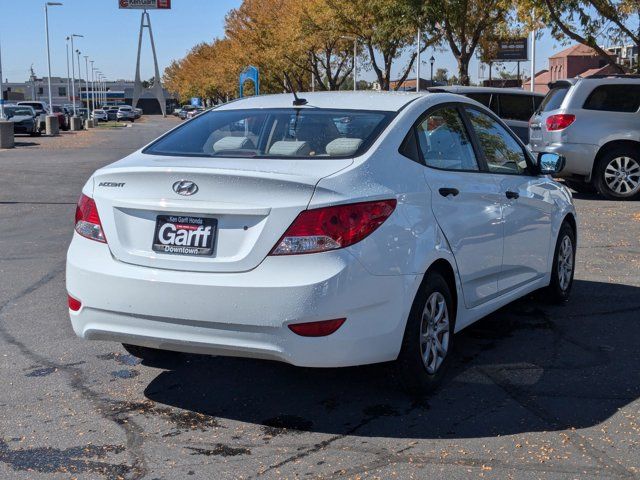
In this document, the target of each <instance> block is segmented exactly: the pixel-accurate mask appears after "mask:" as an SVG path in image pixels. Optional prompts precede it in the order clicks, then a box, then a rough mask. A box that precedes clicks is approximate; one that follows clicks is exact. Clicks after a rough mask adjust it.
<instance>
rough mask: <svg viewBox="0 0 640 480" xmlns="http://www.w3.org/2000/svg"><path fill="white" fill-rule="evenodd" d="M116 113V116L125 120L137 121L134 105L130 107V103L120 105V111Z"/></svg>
mask: <svg viewBox="0 0 640 480" xmlns="http://www.w3.org/2000/svg"><path fill="white" fill-rule="evenodd" d="M116 115H117V116H116V118H117V119H118V120H125V121H128V122H131V123H133V122H135V120H136V112H135V110H134V109H133V107H130V106H129V105H125V106H122V107H119V108H118V113H117V114H116Z"/></svg>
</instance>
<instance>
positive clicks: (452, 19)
mask: <svg viewBox="0 0 640 480" xmlns="http://www.w3.org/2000/svg"><path fill="white" fill-rule="evenodd" d="M424 9H425V10H426V11H427V12H429V13H428V14H427V17H430V18H436V19H437V20H438V21H437V27H438V29H439V30H440V31H441V32H442V34H443V35H444V38H445V39H446V41H447V43H448V44H449V48H450V49H451V53H453V56H454V57H455V58H456V60H457V61H458V76H459V77H460V84H461V85H469V62H470V60H471V58H473V54H474V52H475V50H476V48H477V47H478V44H479V42H480V40H481V39H483V38H489V37H497V36H501V35H503V34H504V32H506V31H507V30H508V27H507V17H508V15H509V13H510V10H511V3H510V2H509V1H507V0H431V1H429V2H428V3H426V4H425V6H424Z"/></svg>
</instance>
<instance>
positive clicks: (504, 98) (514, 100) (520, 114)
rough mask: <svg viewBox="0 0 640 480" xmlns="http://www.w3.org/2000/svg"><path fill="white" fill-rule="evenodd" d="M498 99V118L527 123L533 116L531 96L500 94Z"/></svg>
mask: <svg viewBox="0 0 640 480" xmlns="http://www.w3.org/2000/svg"><path fill="white" fill-rule="evenodd" d="M499 97H500V118H504V119H506V120H522V121H524V122H527V121H529V119H530V118H531V115H533V100H532V99H531V96H529V95H509V94H504V93H501V94H500V95H499Z"/></svg>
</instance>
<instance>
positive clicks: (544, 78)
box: [522, 68, 551, 93]
mask: <svg viewBox="0 0 640 480" xmlns="http://www.w3.org/2000/svg"><path fill="white" fill-rule="evenodd" d="M550 81H551V73H549V70H547V69H546V68H545V69H544V70H540V71H539V72H537V73H536V76H535V85H534V87H533V90H534V92H537V93H547V92H548V91H549V87H548V85H549V82H550ZM522 89H523V90H527V91H531V78H528V79H526V80H525V81H524V83H523V84H522Z"/></svg>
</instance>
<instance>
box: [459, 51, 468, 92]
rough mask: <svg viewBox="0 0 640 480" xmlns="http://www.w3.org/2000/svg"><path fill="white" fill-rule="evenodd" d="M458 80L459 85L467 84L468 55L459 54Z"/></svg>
mask: <svg viewBox="0 0 640 480" xmlns="http://www.w3.org/2000/svg"><path fill="white" fill-rule="evenodd" d="M457 60H458V81H459V82H460V85H469V83H470V79H469V60H471V57H470V56H469V55H460V56H459V57H458V58H457Z"/></svg>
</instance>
